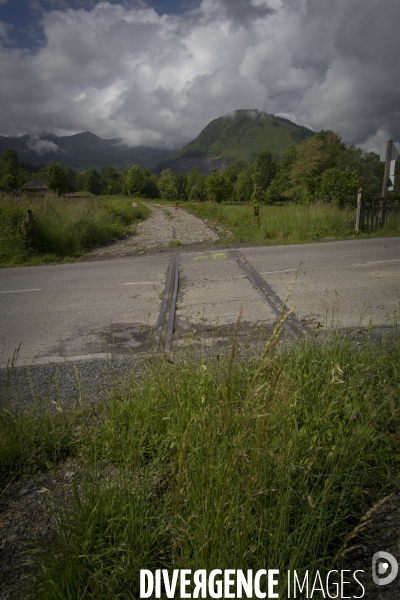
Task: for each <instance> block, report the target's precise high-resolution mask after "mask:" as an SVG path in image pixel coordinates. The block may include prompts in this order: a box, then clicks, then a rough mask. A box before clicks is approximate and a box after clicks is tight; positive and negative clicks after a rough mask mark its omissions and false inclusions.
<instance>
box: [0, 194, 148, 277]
mask: <svg viewBox="0 0 400 600" xmlns="http://www.w3.org/2000/svg"><path fill="white" fill-rule="evenodd" d="M28 209H29V210H31V211H32V214H33V228H32V229H29V230H27V229H26V227H25V222H26V211H27V210H28ZM148 215H149V210H148V209H147V208H146V207H145V206H144V205H142V204H140V203H139V204H138V207H137V208H133V207H132V199H131V198H127V197H124V196H109V197H108V196H106V197H104V198H103V197H93V198H87V199H82V198H76V199H75V198H57V197H56V196H55V195H52V194H48V195H46V196H45V197H44V198H32V197H28V196H19V197H7V196H6V197H4V198H2V199H1V200H0V266H2V267H7V266H18V265H24V264H25V265H26V264H44V263H49V262H57V261H60V260H71V259H76V258H79V257H80V256H82V255H83V254H84V253H85V251H86V250H87V249H89V248H91V247H93V246H96V245H101V244H104V243H107V242H109V241H111V240H113V239H118V238H122V237H125V236H126V235H127V234H128V233H132V229H131V225H132V224H134V223H135V222H137V221H140V220H142V219H143V218H145V217H147V216H148Z"/></svg>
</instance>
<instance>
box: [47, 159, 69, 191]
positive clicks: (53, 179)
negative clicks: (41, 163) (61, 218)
mask: <svg viewBox="0 0 400 600" xmlns="http://www.w3.org/2000/svg"><path fill="white" fill-rule="evenodd" d="M46 183H47V187H48V189H49V190H51V191H52V192H56V193H57V194H58V195H59V196H61V194H65V193H66V192H67V191H68V183H69V181H68V175H67V172H66V170H65V169H63V167H62V166H61V164H60V163H59V162H51V163H50V164H49V165H47V169H46Z"/></svg>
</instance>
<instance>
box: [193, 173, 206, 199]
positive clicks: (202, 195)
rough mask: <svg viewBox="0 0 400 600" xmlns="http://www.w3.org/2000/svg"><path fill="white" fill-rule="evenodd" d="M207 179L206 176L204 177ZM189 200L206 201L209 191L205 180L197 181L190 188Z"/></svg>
mask: <svg viewBox="0 0 400 600" xmlns="http://www.w3.org/2000/svg"><path fill="white" fill-rule="evenodd" d="M204 179H205V178H204ZM189 200H191V201H192V202H204V201H205V200H207V192H206V187H205V184H204V180H201V181H199V183H196V184H195V185H194V186H193V187H192V188H191V190H190V193H189Z"/></svg>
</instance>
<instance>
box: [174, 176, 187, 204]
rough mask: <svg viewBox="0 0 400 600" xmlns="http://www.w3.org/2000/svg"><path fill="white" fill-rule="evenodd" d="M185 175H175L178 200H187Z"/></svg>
mask: <svg viewBox="0 0 400 600" xmlns="http://www.w3.org/2000/svg"><path fill="white" fill-rule="evenodd" d="M187 181H188V178H187V175H186V173H180V174H179V175H175V186H176V189H177V192H178V200H187V199H188V193H187Z"/></svg>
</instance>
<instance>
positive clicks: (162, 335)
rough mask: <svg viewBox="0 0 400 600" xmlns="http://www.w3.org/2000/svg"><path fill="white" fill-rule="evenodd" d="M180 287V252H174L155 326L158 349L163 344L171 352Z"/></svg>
mask: <svg viewBox="0 0 400 600" xmlns="http://www.w3.org/2000/svg"><path fill="white" fill-rule="evenodd" d="M178 289H179V254H174V255H173V256H171V259H170V261H169V267H168V274H167V282H166V284H165V289H164V294H163V298H162V302H161V310H160V314H159V317H158V320H157V323H156V327H155V333H156V340H157V349H158V350H161V348H162V345H163V346H164V348H165V350H166V351H167V352H169V351H170V350H171V347H172V334H173V332H174V322H175V312H176V299H177V296H178ZM167 315H168V316H167Z"/></svg>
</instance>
